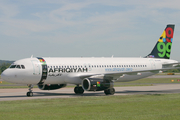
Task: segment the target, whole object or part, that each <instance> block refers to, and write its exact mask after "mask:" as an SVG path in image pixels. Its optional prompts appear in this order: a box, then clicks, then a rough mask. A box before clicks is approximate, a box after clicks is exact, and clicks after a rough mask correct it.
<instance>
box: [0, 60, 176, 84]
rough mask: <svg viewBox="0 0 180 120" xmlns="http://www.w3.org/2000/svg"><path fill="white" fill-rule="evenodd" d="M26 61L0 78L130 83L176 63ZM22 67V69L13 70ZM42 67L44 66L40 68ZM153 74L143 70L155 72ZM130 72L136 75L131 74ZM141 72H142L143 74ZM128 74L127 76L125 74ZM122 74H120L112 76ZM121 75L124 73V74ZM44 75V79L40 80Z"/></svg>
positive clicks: (58, 81)
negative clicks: (106, 79)
mask: <svg viewBox="0 0 180 120" xmlns="http://www.w3.org/2000/svg"><path fill="white" fill-rule="evenodd" d="M43 59H44V60H45V62H44V63H42V62H41V61H40V60H39V59H37V58H27V59H22V60H18V61H16V62H14V63H13V64H12V65H16V67H15V68H11V67H10V68H8V69H6V70H5V71H4V72H3V73H2V75H1V77H2V78H3V79H4V80H6V81H8V82H12V83H20V84H38V83H39V82H40V81H41V83H43V84H67V83H70V84H77V85H78V84H81V82H82V79H83V78H85V77H90V76H95V75H105V74H111V73H112V75H111V76H112V77H113V80H114V81H122V82H124V81H132V80H137V79H141V78H144V77H147V76H150V75H153V74H156V73H158V72H159V69H162V64H167V63H177V61H175V60H169V59H155V58H43ZM17 65H20V66H21V65H24V66H25V68H24V69H23V68H21V67H20V68H17ZM43 65H44V67H42V66H43ZM156 69H157V71H153V72H150V71H147V70H156ZM133 71H134V72H135V71H141V72H140V73H136V74H131V72H132V73H133ZM143 71H144V72H143ZM128 72H130V74H127V73H128ZM116 73H122V74H118V75H117V74H116ZM124 73H125V74H124ZM42 76H45V77H42Z"/></svg>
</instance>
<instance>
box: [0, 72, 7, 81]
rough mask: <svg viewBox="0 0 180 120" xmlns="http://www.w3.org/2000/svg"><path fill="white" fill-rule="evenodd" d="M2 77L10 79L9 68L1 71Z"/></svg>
mask: <svg viewBox="0 0 180 120" xmlns="http://www.w3.org/2000/svg"><path fill="white" fill-rule="evenodd" d="M1 78H2V79H3V80H5V81H8V80H9V74H8V72H7V70H5V71H3V72H2V73H1Z"/></svg>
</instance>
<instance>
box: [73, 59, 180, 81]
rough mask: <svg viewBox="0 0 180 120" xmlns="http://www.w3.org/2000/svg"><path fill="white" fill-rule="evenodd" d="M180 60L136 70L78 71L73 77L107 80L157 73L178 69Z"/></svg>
mask: <svg viewBox="0 0 180 120" xmlns="http://www.w3.org/2000/svg"><path fill="white" fill-rule="evenodd" d="M179 65H180V62H178V63H167V64H162V68H161V69H149V70H137V71H117V72H113V71H111V72H108V73H107V72H105V73H101V74H98V73H79V74H76V75H75V77H79V78H81V79H84V78H89V77H96V78H103V79H109V80H117V79H118V78H120V77H121V76H124V75H141V74H142V73H145V72H151V73H159V71H166V70H172V69H180V66H179Z"/></svg>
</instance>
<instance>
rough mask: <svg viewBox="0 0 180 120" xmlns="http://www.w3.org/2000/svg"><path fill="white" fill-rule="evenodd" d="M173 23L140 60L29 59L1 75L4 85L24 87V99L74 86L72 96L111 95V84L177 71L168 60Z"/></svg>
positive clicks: (90, 58)
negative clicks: (150, 50) (34, 87)
mask: <svg viewBox="0 0 180 120" xmlns="http://www.w3.org/2000/svg"><path fill="white" fill-rule="evenodd" d="M174 27H175V25H174V24H168V25H167V26H166V28H165V30H164V31H163V33H162V35H161V36H160V38H159V39H158V41H157V43H156V45H155V47H154V49H153V50H152V52H151V53H150V54H148V55H147V56H145V57H144V58H135V57H130V58H124V57H110V58H107V57H99V58H94V57H86V58H84V57H76V58H71V57H69V58H60V57H31V58H26V59H21V60H18V61H15V62H14V63H12V64H11V65H10V67H9V68H7V69H6V70H5V71H3V72H2V74H1V78H2V79H3V80H5V81H7V82H11V83H18V84H27V85H28V87H29V91H28V92H27V94H26V95H27V96H28V97H30V96H33V92H32V89H33V86H34V85H37V86H38V88H39V89H41V90H56V89H60V88H63V87H66V85H67V84H75V85H76V87H75V88H74V92H75V94H83V93H84V91H104V93H105V94H106V95H113V94H114V93H115V89H114V88H113V87H114V82H127V81H133V80H138V79H141V78H145V77H148V76H151V75H154V74H157V73H159V72H160V71H164V70H170V69H177V68H176V67H177V65H179V64H180V63H179V62H178V61H176V60H171V59H170V53H171V46H172V41H173V33H174Z"/></svg>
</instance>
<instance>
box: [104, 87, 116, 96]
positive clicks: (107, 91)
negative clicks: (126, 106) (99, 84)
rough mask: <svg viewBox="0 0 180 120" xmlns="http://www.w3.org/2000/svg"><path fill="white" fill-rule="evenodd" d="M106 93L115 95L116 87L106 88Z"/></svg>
mask: <svg viewBox="0 0 180 120" xmlns="http://www.w3.org/2000/svg"><path fill="white" fill-rule="evenodd" d="M104 93H105V94H106V95H114V93H115V89H114V88H109V89H106V90H104Z"/></svg>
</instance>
